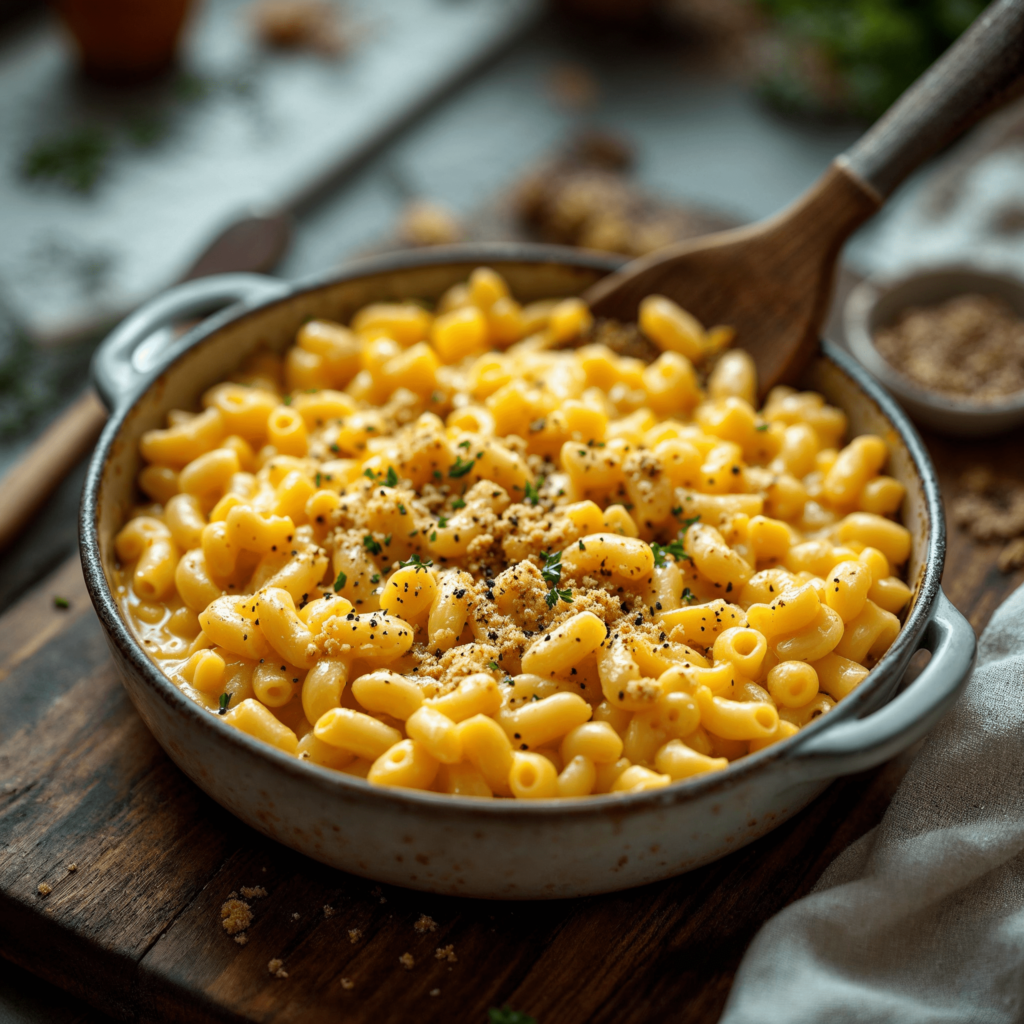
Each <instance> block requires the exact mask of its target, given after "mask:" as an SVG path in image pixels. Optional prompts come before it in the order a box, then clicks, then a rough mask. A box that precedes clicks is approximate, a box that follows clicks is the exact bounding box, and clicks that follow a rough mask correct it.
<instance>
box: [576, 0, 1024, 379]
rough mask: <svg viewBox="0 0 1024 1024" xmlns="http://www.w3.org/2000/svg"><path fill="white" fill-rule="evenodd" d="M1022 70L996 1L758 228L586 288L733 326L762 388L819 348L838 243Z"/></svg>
mask: <svg viewBox="0 0 1024 1024" xmlns="http://www.w3.org/2000/svg"><path fill="white" fill-rule="evenodd" d="M1022 73H1024V0H997V2H996V3H993V4H991V5H990V6H989V7H988V8H987V9H986V10H985V11H984V12H983V13H982V14H981V15H980V16H979V17H978V19H977V20H976V21H975V22H974V24H973V25H972V26H971V28H970V29H969V30H968V31H967V32H966V33H964V35H963V36H962V37H961V38H960V39H959V40H958V41H957V43H956V44H955V45H954V46H952V47H950V49H949V50H948V51H947V52H946V53H945V54H944V55H943V56H942V57H941V58H940V59H939V60H938V61H937V62H936V63H935V64H934V65H932V67H931V68H930V69H929V70H928V71H927V72H925V74H924V75H922V76H921V78H919V79H918V80H917V81H916V82H915V83H914V84H913V85H912V86H911V87H910V89H908V90H907V92H906V93H904V94H903V96H902V97H900V99H899V100H897V102H896V103H895V104H894V105H893V106H892V108H891V109H890V110H889V111H888V112H887V113H886V114H885V115H884V116H883V117H882V118H881V120H880V121H878V123H877V124H875V125H874V126H873V127H872V128H871V129H870V130H869V131H868V132H867V134H865V135H864V136H863V137H862V138H861V139H860V140H859V141H858V142H856V143H855V144H854V146H853V147H852V148H851V149H850V150H849V151H848V152H847V153H845V154H843V155H842V156H840V157H838V158H837V159H836V160H835V161H833V162H832V164H831V165H830V166H829V168H828V170H827V171H826V172H825V174H824V175H823V176H822V177H821V178H820V179H819V180H818V182H817V183H816V184H815V185H813V186H812V187H811V189H810V190H809V191H808V192H806V193H805V194H804V195H803V196H801V197H800V198H799V199H798V200H797V201H796V202H795V203H794V204H793V205H792V206H790V207H789V208H788V209H786V210H784V211H782V213H780V214H778V215H776V216H775V217H772V218H770V219H768V220H766V221H763V222H761V223H759V224H755V225H752V226H750V227H745V228H739V229H737V230H734V231H726V232H722V233H721V234H715V235H709V236H707V237H705V238H701V239H696V240H693V241H689V242H684V243H681V244H679V245H675V246H670V247H667V248H665V249H660V250H658V251H657V252H655V253H652V254H651V255H650V256H645V257H643V258H642V259H638V260H634V261H633V262H631V263H629V264H627V265H626V266H625V267H624V268H623V269H622V270H620V271H619V272H618V273H616V274H612V275H611V276H609V277H607V278H605V279H604V280H602V281H600V282H598V283H597V284H596V285H595V286H594V287H593V288H591V289H590V290H589V291H588V292H587V293H586V295H585V298H586V299H587V301H588V302H589V303H590V306H591V309H592V310H593V311H594V313H596V314H598V315H599V316H607V317H613V318H615V319H617V320H634V319H636V316H637V310H638V307H639V304H640V300H641V299H643V298H644V296H646V295H651V294H661V295H666V296H668V297H669V298H670V299H673V300H675V301H676V302H678V303H679V304H680V305H681V306H682V307H683V308H684V309H686V310H688V311H689V312H690V313H692V314H693V315H694V316H696V317H697V318H698V319H699V320H701V321H702V322H703V323H704V324H705V325H707V326H711V325H713V324H729V325H731V326H733V327H734V328H736V331H737V344H738V345H739V347H741V348H744V349H746V350H747V351H748V352H749V353H750V354H751V355H752V356H753V358H754V362H755V364H756V365H757V370H758V380H759V382H760V388H761V391H762V393H764V392H766V391H767V390H768V389H769V388H771V387H772V386H773V385H774V384H776V383H778V382H780V381H788V380H793V379H795V377H796V376H797V375H798V374H799V372H800V370H801V369H802V367H803V366H804V364H805V363H806V362H807V360H808V359H809V358H810V356H811V355H812V354H813V352H814V351H815V349H816V347H817V344H818V337H819V334H820V331H821V325H822V323H823V322H824V319H825V314H826V312H827V309H828V302H829V298H830V296H831V290H832V282H833V278H834V276H835V267H836V261H837V259H838V256H839V252H840V250H841V248H842V246H843V243H844V242H845V241H846V239H847V238H848V237H849V236H850V235H851V234H852V233H853V231H854V230H855V229H856V228H857V227H858V226H859V225H860V224H862V223H863V222H864V221H865V220H867V219H868V218H869V217H870V216H871V215H872V214H874V213H875V211H876V210H878V208H879V207H880V206H881V205H882V204H883V203H884V202H885V199H886V198H887V197H888V196H889V195H890V194H891V193H892V192H893V190H894V189H895V188H896V186H897V185H899V183H900V182H901V181H903V179H904V178H906V177H907V175H909V174H910V173H911V171H913V170H914V169H915V168H917V167H918V166H920V164H922V163H923V162H924V161H925V160H927V159H928V158H929V157H931V156H933V155H934V154H935V153H936V152H938V151H939V149H941V148H942V147H943V146H944V145H946V144H947V143H948V142H950V141H952V140H953V139H954V138H956V137H957V136H958V135H960V134H961V132H963V131H965V130H966V129H967V128H968V127H970V126H971V125H972V124H974V123H975V121H977V120H978V119H979V118H980V117H981V116H982V115H983V114H985V113H987V112H988V111H989V110H991V109H992V108H993V107H994V106H996V105H997V104H999V103H1001V102H1003V101H1005V100H1006V99H1007V98H1008V97H1009V96H1010V95H1011V94H1012V93H1014V92H1015V91H1016V90H1017V89H1018V88H1019V86H1020V84H1021V75H1022Z"/></svg>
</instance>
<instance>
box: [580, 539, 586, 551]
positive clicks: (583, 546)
mask: <svg viewBox="0 0 1024 1024" xmlns="http://www.w3.org/2000/svg"><path fill="white" fill-rule="evenodd" d="M586 550H587V546H586V544H584V543H583V541H580V551H586Z"/></svg>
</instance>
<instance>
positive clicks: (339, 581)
mask: <svg viewBox="0 0 1024 1024" xmlns="http://www.w3.org/2000/svg"><path fill="white" fill-rule="evenodd" d="M346 583H348V576H347V575H346V574H345V573H343V572H339V573H338V575H337V577H336V578H335V580H334V592H335V593H338V591H339V590H341V588H342V587H343V586H345V584H346Z"/></svg>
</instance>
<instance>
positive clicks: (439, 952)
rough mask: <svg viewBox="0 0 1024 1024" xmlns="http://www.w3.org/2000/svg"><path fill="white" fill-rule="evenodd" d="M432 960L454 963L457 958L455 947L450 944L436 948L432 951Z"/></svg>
mask: <svg viewBox="0 0 1024 1024" xmlns="http://www.w3.org/2000/svg"><path fill="white" fill-rule="evenodd" d="M434 959H435V960H447V961H448V963H450V964H454V963H456V961H457V960H458V957H457V956H456V955H455V947H454V946H453V945H450V944H449V945H447V946H438V947H437V949H436V950H434Z"/></svg>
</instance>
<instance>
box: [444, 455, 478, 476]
mask: <svg viewBox="0 0 1024 1024" xmlns="http://www.w3.org/2000/svg"><path fill="white" fill-rule="evenodd" d="M474 465H475V463H474V462H473V460H472V459H470V461H469V462H463V461H462V456H461V455H456V456H455V461H454V462H453V463H452V464H451V465H450V466H449V467H448V475H449V476H450V477H452V478H457V477H460V476H465V475H466V474H467V473H468V472H469V471H470V470H471V469H472V468H473V466H474Z"/></svg>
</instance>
